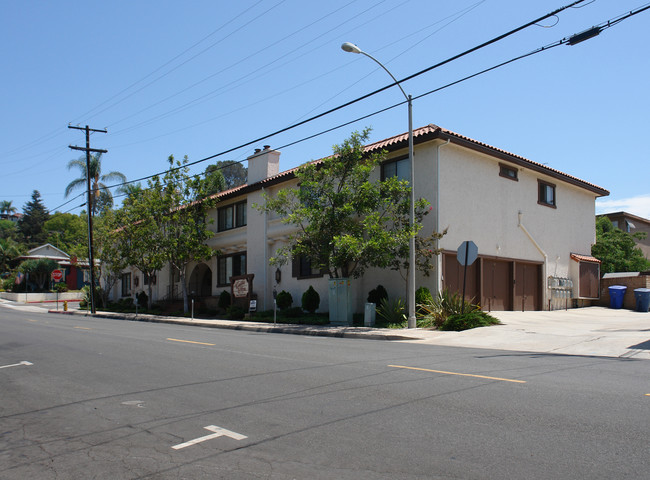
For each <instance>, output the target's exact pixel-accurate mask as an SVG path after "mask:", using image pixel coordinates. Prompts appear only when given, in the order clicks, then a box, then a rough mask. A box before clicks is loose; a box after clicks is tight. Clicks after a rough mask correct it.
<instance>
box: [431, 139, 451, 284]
mask: <svg viewBox="0 0 650 480" xmlns="http://www.w3.org/2000/svg"><path fill="white" fill-rule="evenodd" d="M450 141H451V140H450V139H449V138H448V139H447V141H446V142H445V143H439V144H438V145H436V199H435V205H434V208H435V212H436V221H435V224H434V229H435V232H436V233H440V147H444V146H446V145H449V142H450ZM438 248H440V240H439V239H436V250H437V249H438ZM436 269H437V272H436V276H435V279H436V286H435V288H436V291H437V292H438V293H440V292H441V291H442V256H440V255H437V256H436Z"/></svg>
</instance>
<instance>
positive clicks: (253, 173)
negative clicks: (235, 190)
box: [247, 145, 280, 185]
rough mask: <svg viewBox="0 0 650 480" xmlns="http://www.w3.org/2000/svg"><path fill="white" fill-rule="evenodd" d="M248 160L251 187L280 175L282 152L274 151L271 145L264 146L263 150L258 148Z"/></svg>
mask: <svg viewBox="0 0 650 480" xmlns="http://www.w3.org/2000/svg"><path fill="white" fill-rule="evenodd" d="M247 160H248V184H249V185H252V184H253V183H256V182H260V181H262V180H266V179H267V178H269V177H272V176H273V175H277V174H278V173H280V152H278V151H277V150H272V149H271V146H270V145H264V149H263V150H260V149H259V148H256V149H255V153H254V154H253V155H251V156H250V157H248V159H247Z"/></svg>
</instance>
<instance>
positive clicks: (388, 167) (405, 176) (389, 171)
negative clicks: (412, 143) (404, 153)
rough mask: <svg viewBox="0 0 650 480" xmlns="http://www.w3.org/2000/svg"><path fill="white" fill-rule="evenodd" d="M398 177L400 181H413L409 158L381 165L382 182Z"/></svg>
mask: <svg viewBox="0 0 650 480" xmlns="http://www.w3.org/2000/svg"><path fill="white" fill-rule="evenodd" d="M390 177H397V178H399V179H400V180H406V181H407V182H410V181H411V162H409V157H405V158H398V159H396V160H391V161H388V162H384V163H382V164H381V180H382V181H384V180H386V179H387V178H390Z"/></svg>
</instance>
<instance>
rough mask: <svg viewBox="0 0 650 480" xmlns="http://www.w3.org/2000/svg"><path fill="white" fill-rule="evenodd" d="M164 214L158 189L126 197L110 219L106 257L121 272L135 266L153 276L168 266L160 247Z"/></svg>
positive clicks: (149, 295) (149, 301) (150, 291)
mask: <svg viewBox="0 0 650 480" xmlns="http://www.w3.org/2000/svg"><path fill="white" fill-rule="evenodd" d="M154 178H155V177H154ZM164 214H165V212H164V211H162V206H161V198H160V196H159V195H158V192H154V191H153V190H149V189H144V190H141V191H139V192H137V193H135V194H134V195H130V196H128V197H126V198H125V199H124V201H123V202H122V208H121V209H119V210H117V211H116V212H115V217H114V218H112V219H111V221H110V222H109V227H108V234H107V237H108V238H107V239H106V241H107V244H106V247H105V251H104V254H103V255H104V258H103V259H102V260H103V261H106V262H108V263H109V264H110V265H111V266H112V268H114V269H115V270H117V271H120V270H122V269H123V268H125V267H127V266H131V265H132V266H134V267H136V268H138V269H139V270H140V271H141V272H142V273H144V274H145V275H147V276H149V277H153V276H154V275H155V274H156V272H157V271H158V270H160V269H161V268H162V267H163V266H164V265H165V256H164V254H163V253H162V251H161V250H160V246H161V245H162V243H163V239H162V236H163V232H162V221H161V217H162V216H163V215H164ZM151 283H152V282H149V294H148V308H151V306H152V299H153V295H152V285H151Z"/></svg>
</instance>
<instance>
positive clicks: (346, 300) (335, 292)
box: [328, 278, 353, 326]
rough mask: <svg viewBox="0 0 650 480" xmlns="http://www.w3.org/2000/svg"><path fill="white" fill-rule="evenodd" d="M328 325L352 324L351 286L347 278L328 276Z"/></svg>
mask: <svg viewBox="0 0 650 480" xmlns="http://www.w3.org/2000/svg"><path fill="white" fill-rule="evenodd" d="M328 287H329V288H328V300H329V309H330V325H350V326H351V325H352V311H353V308H352V288H351V284H350V279H349V278H330V279H329V285H328Z"/></svg>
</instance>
